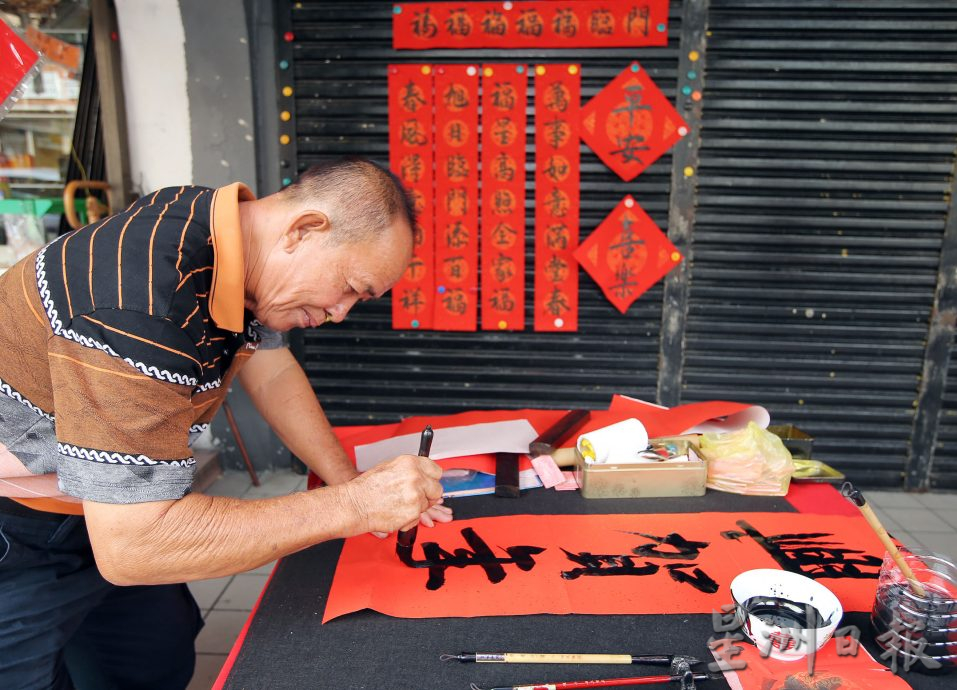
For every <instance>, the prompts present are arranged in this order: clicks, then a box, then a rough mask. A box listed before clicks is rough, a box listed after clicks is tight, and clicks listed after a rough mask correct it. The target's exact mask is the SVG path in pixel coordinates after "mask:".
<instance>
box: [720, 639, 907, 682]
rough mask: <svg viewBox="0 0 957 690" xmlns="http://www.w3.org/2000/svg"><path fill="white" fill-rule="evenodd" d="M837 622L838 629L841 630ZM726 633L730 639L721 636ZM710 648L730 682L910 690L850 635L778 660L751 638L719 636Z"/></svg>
mask: <svg viewBox="0 0 957 690" xmlns="http://www.w3.org/2000/svg"><path fill="white" fill-rule="evenodd" d="M840 629H841V628H840V626H839V627H838V630H840ZM725 639H727V640H728V642H724V640H725ZM711 647H712V654H713V655H714V658H715V660H716V661H717V663H718V665H719V666H720V667H721V670H723V671H724V675H725V678H726V679H727V680H728V684H729V685H730V686H731V687H733V688H740V689H741V690H826V689H835V690H868V689H869V688H880V690H910V687H911V686H910V685H909V684H908V683H907V681H905V680H904V679H903V678H901V677H900V676H898V675H896V674H894V673H893V672H892V671H891V669H889V668H887V667H886V666H883V665H882V664H881V663H880V662H878V661H877V660H875V659H874V657H872V656H871V655H870V653H869V652H868V651H867V650H866V649H865V648H864V647H863V646H862V645H860V644H859V643H858V641H857V640H855V639H854V638H853V636H850V635H840V636H839V635H835V636H834V638H833V639H831V640H829V641H828V642H827V644H825V645H824V646H823V647H822V648H821V649H820V650H819V651H818V652H817V653H816V654H815V655H814V666H813V671H814V672H813V673H810V672H809V670H808V660H807V659H806V658H805V659H803V660H796V661H780V660H778V659H772V658H771V657H764V656H761V653H760V652H759V651H758V649H757V647H755V646H754V645H753V644H752V643H751V641H750V640H740V639H739V640H734V639H732V638H721V637H718V639H716V640H715V641H714V642H712V643H711Z"/></svg>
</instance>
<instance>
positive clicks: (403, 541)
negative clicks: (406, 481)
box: [395, 424, 434, 565]
mask: <svg viewBox="0 0 957 690" xmlns="http://www.w3.org/2000/svg"><path fill="white" fill-rule="evenodd" d="M433 436H434V433H433V431H432V425H431V424H430V425H427V426H426V427H425V428H424V429H423V430H422V436H421V438H420V439H419V455H421V456H422V457H424V458H427V457H429V452H431V450H432V437H433ZM418 531H419V524H418V523H416V524H414V525H412V527H410V528H409V529H407V530H399V533H398V534H397V535H396V539H395V553H396V555H397V556H398V557H399V560H400V561H402V562H403V563H405V564H406V565H408V564H409V561H411V560H412V547H413V546H415V536H416V533H417V532H418Z"/></svg>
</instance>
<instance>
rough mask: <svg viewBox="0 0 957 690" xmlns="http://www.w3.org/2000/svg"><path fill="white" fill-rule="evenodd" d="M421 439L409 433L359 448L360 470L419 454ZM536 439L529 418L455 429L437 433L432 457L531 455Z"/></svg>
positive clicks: (441, 430) (430, 454)
mask: <svg viewBox="0 0 957 690" xmlns="http://www.w3.org/2000/svg"><path fill="white" fill-rule="evenodd" d="M420 438H421V434H406V435H404V436H395V437H393V438H387V439H385V440H383V441H376V442H375V443H367V444H365V445H362V446H356V467H358V468H359V471H361V472H364V471H365V470H367V469H369V468H370V467H375V466H376V465H378V464H379V463H380V462H385V461H386V460H391V459H392V458H394V457H396V456H397V455H415V454H416V453H418V451H419V439H420ZM536 438H538V432H537V431H535V428H534V427H533V426H532V425H531V424H530V423H529V421H528V420H527V419H513V420H510V421H507V422H488V423H486V424H468V425H465V426H452V427H449V428H447V429H436V430H435V436H433V437H432V452H431V453H429V457H431V458H432V459H433V460H442V459H444V458H457V457H460V456H462V455H477V454H479V453H527V452H528V444H529V443H531V442H532V441H534V440H535V439H536Z"/></svg>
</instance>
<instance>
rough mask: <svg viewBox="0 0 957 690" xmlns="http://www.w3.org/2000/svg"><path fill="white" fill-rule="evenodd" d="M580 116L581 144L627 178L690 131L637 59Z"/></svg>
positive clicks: (641, 169)
mask: <svg viewBox="0 0 957 690" xmlns="http://www.w3.org/2000/svg"><path fill="white" fill-rule="evenodd" d="M581 120H582V129H581V137H582V139H583V140H584V142H585V143H586V144H588V146H589V147H590V148H591V149H592V150H593V151H594V152H595V153H596V154H598V157H599V158H601V159H602V161H604V163H605V165H607V166H608V167H609V168H611V169H612V170H614V171H615V172H616V173H617V174H618V176H619V177H620V178H621V179H623V180H625V181H629V180H633V179H634V178H635V177H637V176H638V175H639V174H641V172H642V171H643V170H644V169H645V168H647V167H648V166H649V165H651V164H652V163H654V162H655V161H656V160H658V158H660V157H661V155H662V154H664V153H665V152H666V151H668V149H670V148H671V147H672V146H673V145H674V143H675V142H676V141H678V140H679V139H680V138H681V137H683V136H684V135H685V134H687V133H688V125H687V124H686V123H685V121H684V119H682V117H681V115H679V114H678V111H677V110H675V108H674V106H673V105H671V102H670V101H669V100H668V99H667V98H666V97H665V95H664V94H663V93H662V92H661V89H659V88H658V86H657V85H656V84H655V82H654V81H652V79H651V77H650V76H649V75H648V73H647V72H645V70H643V69H642V68H641V65H639V64H638V63H637V62H633V63H631V65H629V66H628V67H626V68H625V69H624V70H622V71H621V73H620V74H619V75H618V76H617V77H615V78H614V79H613V80H612V81H611V82H610V83H609V84H608V85H607V86H605V88H603V89H602V90H601V91H599V92H598V94H597V95H596V96H595V97H594V98H592V99H591V100H590V101H589V102H588V103H586V104H585V106H584V107H583V108H582V110H581Z"/></svg>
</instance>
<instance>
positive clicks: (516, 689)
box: [469, 673, 715, 690]
mask: <svg viewBox="0 0 957 690" xmlns="http://www.w3.org/2000/svg"><path fill="white" fill-rule="evenodd" d="M714 678H715V676H713V675H711V674H710V673H694V674H692V673H685V674H682V675H679V676H635V677H634V678H604V679H599V680H577V681H570V682H566V683H536V684H535V685H506V686H505V687H498V688H489V690H576V689H577V688H612V687H622V686H625V685H632V686H633V685H655V684H657V683H681V682H683V681H689V680H691V679H694V680H714ZM683 687H684V686H683ZM691 687H694V686H693V685H692V686H691ZM469 688H470V690H482V688H480V687H479V686H478V685H476V684H475V683H471V684H470V685H469Z"/></svg>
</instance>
